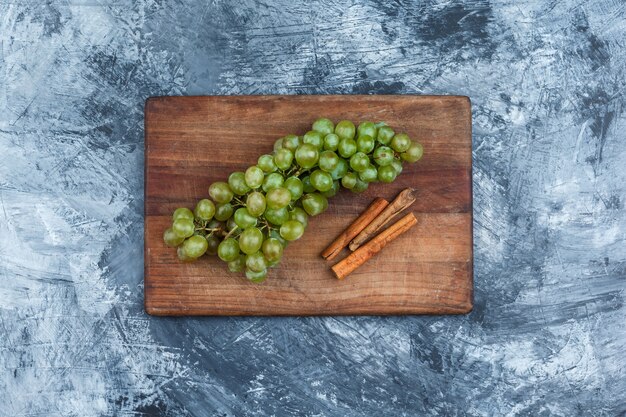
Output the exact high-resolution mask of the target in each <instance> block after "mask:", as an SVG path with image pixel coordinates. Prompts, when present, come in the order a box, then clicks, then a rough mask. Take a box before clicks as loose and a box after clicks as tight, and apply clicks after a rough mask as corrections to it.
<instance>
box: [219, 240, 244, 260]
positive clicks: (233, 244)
mask: <svg viewBox="0 0 626 417" xmlns="http://www.w3.org/2000/svg"><path fill="white" fill-rule="evenodd" d="M217 256H219V258H220V259H221V260H222V261H224V262H230V261H234V260H235V259H237V257H239V242H237V239H235V238H232V237H229V238H228V239H224V240H223V241H222V243H220V244H219V246H218V247H217Z"/></svg>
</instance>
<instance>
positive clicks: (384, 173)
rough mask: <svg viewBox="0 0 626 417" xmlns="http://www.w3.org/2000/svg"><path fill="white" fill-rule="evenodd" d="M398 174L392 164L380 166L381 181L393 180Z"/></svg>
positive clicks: (379, 175) (379, 177)
mask: <svg viewBox="0 0 626 417" xmlns="http://www.w3.org/2000/svg"><path fill="white" fill-rule="evenodd" d="M396 176H397V174H396V169H395V168H394V167H393V166H391V165H385V166H384V167H379V168H378V181H380V182H393V180H395V179H396Z"/></svg>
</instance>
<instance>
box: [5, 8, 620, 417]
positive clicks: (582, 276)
mask: <svg viewBox="0 0 626 417" xmlns="http://www.w3.org/2000/svg"><path fill="white" fill-rule="evenodd" d="M0 56H1V58H0V208H1V209H0V365H1V366H0V415H1V416H10V417H14V416H105V415H106V416H135V415H136V416H163V417H165V416H215V417H217V416H310V417H313V416H319V417H322V416H346V417H348V416H355V417H356V416H435V415H444V416H465V415H467V416H567V417H569V416H624V415H626V368H625V367H624V360H625V359H626V307H625V306H624V297H625V293H624V290H625V289H626V211H625V208H624V202H625V201H626V185H625V184H626V142H625V141H626V133H625V132H626V115H625V114H624V106H625V104H626V95H625V88H626V81H625V80H626V4H625V3H624V2H623V1H622V0H589V1H578V0H535V1H529V2H523V1H515V0H494V1H466V2H457V1H447V0H446V1H444V0H437V1H406V0H395V1H385V0H352V1H345V2H344V1H337V0H328V1H312V2H293V1H289V0H276V1H256V0H243V1H240V2H234V1H233V2H227V1H221V0H212V1H187V2H183V1H180V0H178V1H174V0H171V1H169V0H138V1H131V0H81V1H78V0H76V1H75V0H64V1H48V2H43V1H35V0H27V1H10V0H0ZM278 93H280V94H326V93H345V94H352V93H359V94H377V93H385V94H390V93H391V94H405V93H417V94H461V95H468V96H470V97H471V99H472V103H473V126H474V148H473V150H474V152H473V156H474V178H473V181H474V210H475V212H474V215H475V222H474V241H475V309H474V311H473V312H472V313H470V314H469V315H465V316H441V317H419V316H412V317H336V318H332V317H328V318H193V319H186V318H182V319H164V318H154V317H149V316H147V315H146V314H145V313H144V312H143V308H142V301H143V298H142V297H143V293H142V279H143V274H142V267H143V259H142V250H143V236H142V232H143V217H142V215H143V213H142V211H143V105H144V100H145V99H146V98H147V97H149V96H153V95H181V94H183V95H184V94H278Z"/></svg>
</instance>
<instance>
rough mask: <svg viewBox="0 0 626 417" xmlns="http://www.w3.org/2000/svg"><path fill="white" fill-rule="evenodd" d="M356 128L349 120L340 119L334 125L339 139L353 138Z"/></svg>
mask: <svg viewBox="0 0 626 417" xmlns="http://www.w3.org/2000/svg"><path fill="white" fill-rule="evenodd" d="M355 131H356V128H355V127H354V123H352V122H351V121H350V120H342V121H340V122H339V123H337V126H335V133H336V134H337V136H339V138H340V139H353V138H354V133H355Z"/></svg>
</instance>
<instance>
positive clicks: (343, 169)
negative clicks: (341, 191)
mask: <svg viewBox="0 0 626 417" xmlns="http://www.w3.org/2000/svg"><path fill="white" fill-rule="evenodd" d="M349 168H350V165H348V162H346V160H345V159H343V158H339V163H338V164H337V166H336V167H335V169H333V170H332V172H331V173H330V176H331V177H333V179H334V180H338V179H340V178H343V176H344V175H346V173H347V172H348V169H349Z"/></svg>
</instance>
